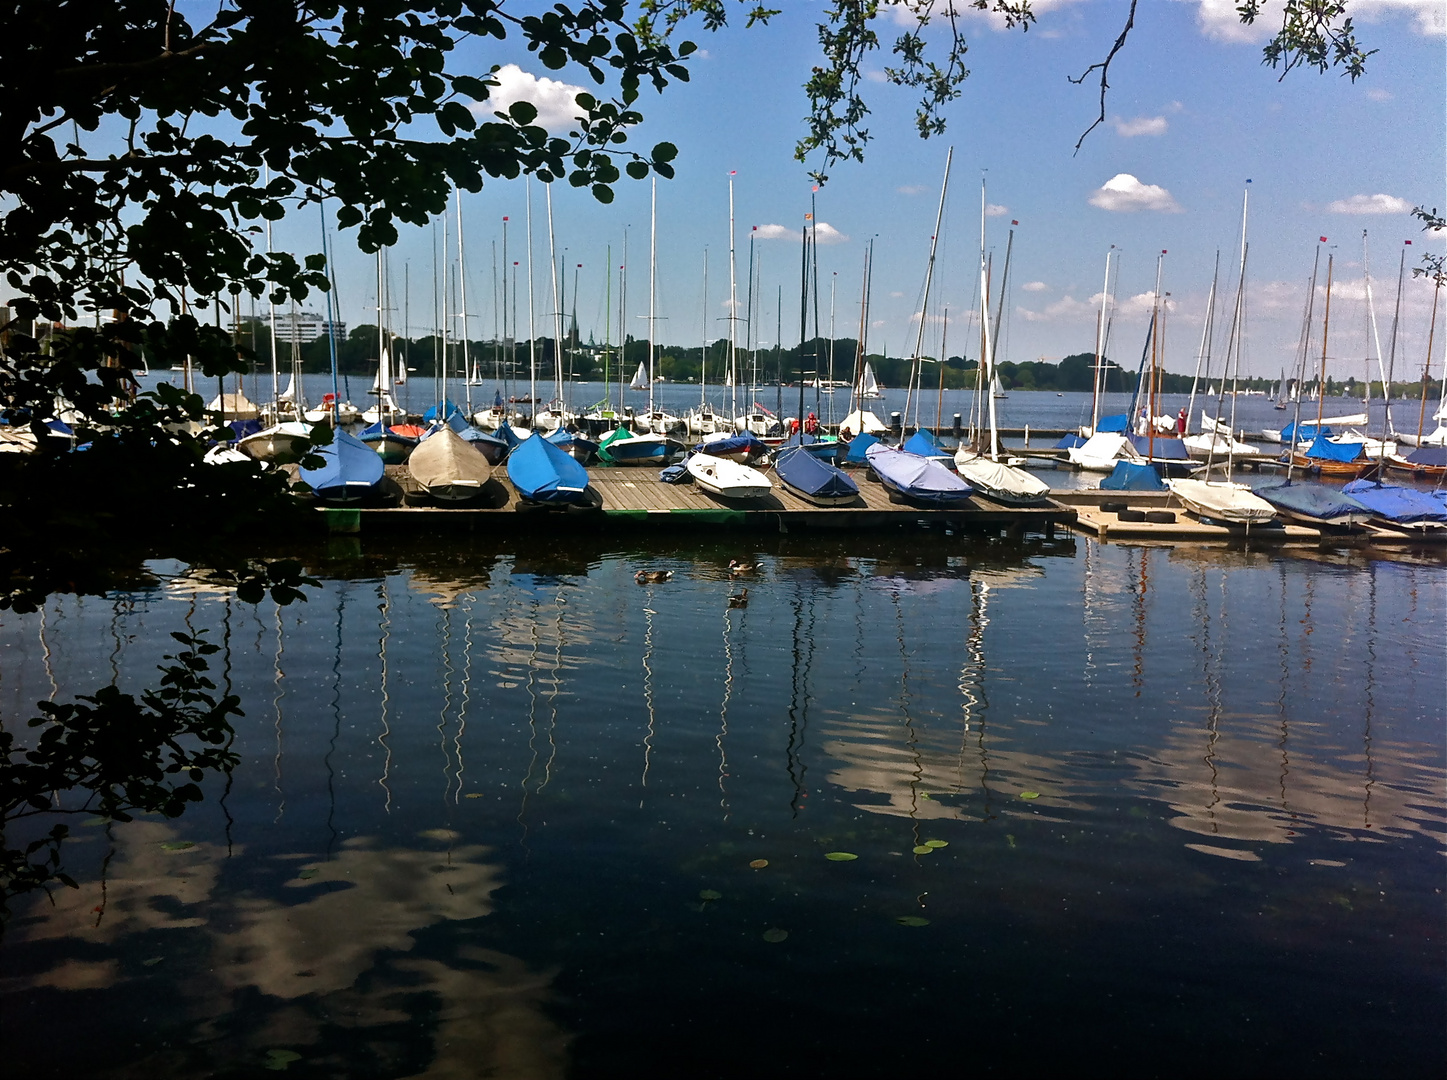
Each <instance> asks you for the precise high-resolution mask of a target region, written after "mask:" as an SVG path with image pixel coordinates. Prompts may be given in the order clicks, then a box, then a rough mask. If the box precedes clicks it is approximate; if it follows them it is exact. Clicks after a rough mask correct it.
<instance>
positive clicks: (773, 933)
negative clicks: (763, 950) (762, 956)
mask: <svg viewBox="0 0 1447 1080" xmlns="http://www.w3.org/2000/svg"><path fill="white" fill-rule="evenodd" d="M788 936H789V931H787V930H780V929H779V928H778V927H774V928H772V929H770V930H765V931H764V940H765V941H767V942H769V943H770V944H777V943H778V942H780V941H783V940H784V939H785V938H787V937H788Z"/></svg>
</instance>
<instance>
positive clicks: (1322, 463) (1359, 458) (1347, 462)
mask: <svg viewBox="0 0 1447 1080" xmlns="http://www.w3.org/2000/svg"><path fill="white" fill-rule="evenodd" d="M1334 259H1335V256H1334V255H1328V256H1327V258H1326V307H1325V310H1324V312H1323V314H1322V325H1321V379H1320V382H1319V383H1318V386H1325V385H1326V357H1327V334H1328V331H1329V329H1330V327H1331V279H1332V264H1333V261H1334ZM1322 407H1323V404H1322V401H1321V399H1320V398H1319V397H1318V398H1317V406H1316V428H1315V431H1316V435H1315V438H1313V439H1312V441H1311V444H1310V445H1309V446H1308V447H1307V448H1306V449H1305V450H1304V451H1303V450H1301V449H1300V448H1299V445H1298V444H1297V443H1296V441H1295V440H1296V439H1297V438H1299V437H1300V435H1301V430H1300V429H1301V424H1300V421H1299V420H1298V422H1297V423H1296V424H1295V425H1294V427H1295V430H1294V431H1293V436H1292V437H1293V444H1292V446H1291V448H1290V449H1289V450H1288V451H1287V453H1286V455H1285V457H1286V459H1287V460H1288V461H1289V462H1290V463H1291V465H1292V466H1293V467H1294V468H1301V469H1306V470H1307V471H1308V472H1312V473H1316V474H1319V475H1321V476H1335V477H1342V478H1345V479H1348V480H1353V479H1356V477H1358V476H1360V475H1361V474H1362V473H1363V472H1364V471H1365V470H1367V469H1369V468H1371V466H1372V463H1371V462H1370V461H1368V460H1367V457H1366V455H1365V453H1363V446H1362V444H1361V443H1360V442H1339V441H1334V440H1333V439H1332V438H1331V437H1330V436H1329V435H1328V434H1327V433H1326V432H1324V431H1322V427H1321V425H1322Z"/></svg>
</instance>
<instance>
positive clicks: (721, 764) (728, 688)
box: [714, 607, 747, 821]
mask: <svg viewBox="0 0 1447 1080" xmlns="http://www.w3.org/2000/svg"><path fill="white" fill-rule="evenodd" d="M746 610H747V609H745V611H746ZM733 613H734V609H733V608H731V607H725V608H724V617H723V618H724V626H723V647H724V685H723V701H722V702H721V703H720V705H719V709H718V737H717V738H715V739H714V743H715V745H717V746H718V804H719V806H720V807H721V808H722V809H723V812H724V814H723V819H724V820H725V821H727V820H728V819H729V795H728V791H727V790H726V788H725V787H724V780H725V778H726V777H727V776H728V774H729V759H728V754H727V753H726V752H725V751H724V739H725V738H727V737H728V733H729V698H730V697H731V696H732V695H733V690H734V645H733V640H732V631H733ZM743 616H744V613H740V617H741V618H742V617H743Z"/></svg>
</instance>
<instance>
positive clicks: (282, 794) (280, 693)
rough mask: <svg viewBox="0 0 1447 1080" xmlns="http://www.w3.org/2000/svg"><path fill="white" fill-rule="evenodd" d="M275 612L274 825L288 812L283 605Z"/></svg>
mask: <svg viewBox="0 0 1447 1080" xmlns="http://www.w3.org/2000/svg"><path fill="white" fill-rule="evenodd" d="M275 613H276V651H275V652H273V653H272V657H271V682H272V686H273V687H274V690H273V693H272V698H271V713H272V725H273V727H275V729H276V757H275V759H274V760H273V761H272V773H273V775H272V781H271V786H272V788H273V789H274V790H275V791H276V799H277V802H276V817H274V818H272V819H271V823H272V824H273V825H276V824H278V823H279V822H280V821H281V816H282V814H284V813H286V790H285V789H284V788H283V787H282V785H281V777H282V771H281V758H282V749H283V747H282V726H281V717H282V708H281V699H282V698H284V697H285V696H286V691H285V690H283V689H282V681H281V679H282V672H281V659H282V656H283V655H284V650H285V646H284V645H283V641H284V637H283V635H282V631H281V605H280V604H277V605H276V606H275ZM383 715H385V713H384V714H383Z"/></svg>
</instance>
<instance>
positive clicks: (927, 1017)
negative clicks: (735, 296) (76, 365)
mask: <svg viewBox="0 0 1447 1080" xmlns="http://www.w3.org/2000/svg"><path fill="white" fill-rule="evenodd" d="M730 558H740V559H746V560H748V561H750V562H757V563H758V568H757V570H756V572H755V573H753V574H752V575H749V576H748V577H746V578H739V579H736V580H734V581H732V582H731V581H730V578H729V575H728V572H727V569H726V566H727V563H728V560H729V559H730ZM311 565H312V568H313V571H314V572H315V573H316V574H317V575H318V576H319V577H321V578H322V579H323V582H324V583H323V586H322V587H321V588H320V589H316V590H312V592H311V599H310V600H309V602H307V603H304V604H297V605H293V606H291V607H287V608H283V609H277V608H276V607H274V606H273V605H271V603H270V602H269V601H268V602H266V603H263V604H261V605H258V606H252V605H248V604H245V603H241V602H239V601H237V600H236V599H235V598H234V597H231V596H230V595H228V594H227V593H226V592H224V591H218V590H215V589H211V588H208V587H206V586H204V585H203V584H200V583H199V582H197V581H196V580H194V579H190V578H188V577H187V576H186V568H185V567H182V566H177V565H172V564H161V563H158V564H155V565H152V566H151V567H149V568H148V569H149V572H150V574H151V575H152V577H151V578H150V579H148V580H141V581H138V582H137V584H136V586H135V588H134V589H133V590H132V591H130V592H127V593H125V594H121V595H114V596H110V597H106V598H85V599H76V598H73V597H64V598H58V599H55V600H53V601H52V602H51V603H50V605H49V606H48V607H47V608H46V609H45V611H44V612H43V613H39V614H36V615H31V616H23V617H22V616H15V615H10V614H7V615H6V616H5V617H4V618H3V620H0V710H3V713H0V715H3V717H4V718H5V722H6V724H7V726H10V725H15V729H16V730H19V727H20V723H21V722H23V719H24V718H26V717H29V716H31V715H34V705H33V703H34V702H35V701H36V700H37V699H44V698H51V697H55V698H57V699H68V698H69V697H70V696H71V695H73V694H75V693H81V692H87V691H89V690H92V689H94V688H95V687H97V686H99V685H101V684H104V683H108V682H110V681H112V680H116V681H118V682H119V684H120V685H121V686H122V687H124V688H126V689H130V690H136V689H139V688H140V687H142V686H145V685H148V684H149V683H148V680H150V681H154V680H153V676H154V667H155V664H156V663H157V662H158V661H159V659H160V655H161V653H162V652H164V651H166V649H167V648H168V646H169V645H170V642H169V641H168V640H167V637H166V635H167V634H168V633H169V632H170V631H173V630H178V629H182V628H184V627H187V626H192V627H210V628H212V629H211V636H212V638H213V639H214V640H217V641H219V642H224V643H225V645H226V648H225V650H224V651H223V653H222V654H221V655H220V656H218V657H217V658H216V664H215V666H214V668H213V674H214V675H215V677H216V679H217V682H218V684H220V685H221V686H223V688H224V687H231V688H234V690H235V692H237V693H238V694H240V695H241V697H242V700H243V703H244V708H245V710H246V715H245V716H244V717H243V718H241V719H240V720H239V721H238V724H237V740H236V749H237V750H238V751H239V752H240V754H241V757H242V764H241V766H240V768H239V769H238V770H237V771H236V773H235V774H234V776H233V777H232V778H231V783H230V784H229V785H228V784H225V783H223V782H221V781H220V780H219V779H218V780H217V782H213V783H210V784H208V786H207V799H206V801H205V802H204V803H203V804H201V805H199V806H197V807H195V808H193V809H192V810H191V811H188V813H187V814H186V815H185V816H184V817H182V818H180V819H178V820H175V821H165V820H163V819H160V818H149V819H138V820H137V821H135V822H133V823H131V824H125V825H121V824H113V825H109V826H108V825H106V824H105V823H103V822H92V823H90V824H87V825H80V823H79V822H78V821H77V822H76V823H75V825H76V827H75V830H74V831H75V832H76V833H77V834H78V835H77V837H76V839H75V840H74V841H73V842H71V843H70V844H69V845H68V846H67V848H66V849H65V850H66V858H67V863H68V866H69V867H70V869H71V870H72V872H73V873H74V874H75V876H76V877H77V879H78V880H79V881H80V883H81V888H80V889H79V890H78V891H72V890H68V889H60V890H59V891H57V892H56V894H55V895H54V897H53V903H50V902H47V901H46V900H45V899H44V898H43V897H35V896H31V897H27V898H23V899H22V901H21V902H20V903H19V904H18V905H17V908H16V914H15V918H14V920H13V921H12V923H11V925H10V926H9V928H8V930H7V934H6V939H5V942H4V944H3V946H0V980H3V981H0V992H3V1001H0V1007H3V1010H4V1015H5V1028H6V1031H7V1038H6V1059H7V1063H8V1068H9V1069H13V1070H14V1075H17V1076H19V1075H24V1076H66V1077H75V1076H107V1077H109V1076H115V1077H130V1076H149V1077H157V1076H165V1077H172V1076H175V1077H203V1076H226V1077H232V1076H236V1077H240V1076H247V1075H253V1074H255V1075H270V1073H269V1072H268V1071H267V1070H268V1069H278V1070H279V1069H283V1068H284V1069H285V1070H286V1071H288V1072H290V1073H293V1074H295V1075H298V1076H347V1077H406V1076H428V1077H471V1076H484V1075H488V1076H491V1075H496V1076H522V1077H561V1076H565V1075H570V1076H578V1077H593V1076H625V1075H626V1076H641V1075H669V1076H739V1075H779V1074H784V1075H800V1076H821V1075H838V1076H844V1075H863V1074H870V1073H876V1074H878V1073H885V1072H895V1071H898V1070H900V1069H905V1070H908V1071H910V1072H912V1073H917V1074H922V1075H927V1074H930V1073H933V1072H943V1073H944V1074H946V1075H957V1074H960V1073H966V1072H967V1073H976V1072H978V1073H986V1074H994V1075H1017V1076H1018V1075H1028V1074H1031V1073H1041V1072H1043V1071H1044V1070H1047V1069H1049V1070H1054V1071H1056V1072H1059V1073H1063V1074H1066V1075H1101V1076H1106V1075H1111V1076H1120V1075H1141V1076H1146V1075H1160V1076H1172V1077H1175V1076H1187V1075H1191V1076H1195V1075H1201V1076H1206V1075H1209V1076H1247V1075H1274V1076H1286V1075H1293V1076H1294V1075H1321V1076H1366V1075H1372V1076H1388V1075H1390V1076H1410V1075H1421V1076H1440V1075H1442V1070H1443V1068H1444V1067H1447V1049H1444V1032H1443V1023H1442V1020H1443V1016H1444V1009H1447V944H1444V940H1443V927H1444V913H1447V905H1444V897H1443V891H1442V890H1443V884H1444V874H1443V869H1444V860H1443V856H1444V853H1447V848H1444V839H1447V807H1444V780H1447V770H1444V752H1447V747H1444V742H1447V738H1444V724H1443V718H1444V696H1447V674H1444V667H1447V665H1444V643H1447V619H1444V604H1443V576H1442V571H1441V569H1440V567H1436V566H1419V565H1412V564H1410V563H1394V562H1381V561H1373V560H1370V559H1367V558H1365V557H1363V556H1361V555H1357V554H1346V553H1333V552H1317V551H1315V550H1312V551H1310V552H1309V553H1306V552H1293V553H1279V554H1278V553H1274V552H1267V553H1257V552H1251V551H1242V550H1227V549H1221V548H1216V549H1187V548H1181V549H1175V550H1171V549H1167V548H1162V547H1129V546H1120V545H1107V546H1101V545H1099V544H1097V543H1095V542H1094V541H1090V540H1084V539H1064V540H1059V541H1056V542H1053V543H1049V544H1046V543H1045V542H1042V541H1037V542H1027V543H1025V544H1023V545H1022V544H1017V543H1005V542H1001V541H994V542H986V541H982V540H974V539H970V538H964V537H957V536H949V535H945V534H943V533H941V532H938V531H935V532H927V531H917V532H903V533H889V534H886V535H882V536H876V537H868V536H863V537H852V538H828V539H818V538H813V537H801V536H788V537H776V538H773V537H770V538H765V539H763V540H762V541H761V540H760V539H759V538H758V537H747V538H746V537H743V536H738V537H722V538H719V539H712V540H711V539H707V538H704V537H700V536H699V535H697V534H682V535H672V536H667V537H656V538H653V539H651V540H649V539H628V538H616V537H615V538H612V539H600V538H592V539H590V538H587V537H565V536H558V537H556V538H554V539H550V540H546V541H540V540H537V539H531V538H529V539H524V538H510V537H507V536H498V537H495V538H489V539H475V540H470V539H466V538H458V539H456V540H447V541H445V542H444V541H438V540H431V541H427V540H424V541H422V542H420V543H419V544H416V545H401V544H396V543H391V544H381V543H379V542H376V541H372V540H365V539H364V541H363V543H362V544H361V545H360V546H358V545H355V544H354V543H347V542H342V543H338V544H334V545H333V546H332V547H331V548H328V549H327V550H326V551H325V552H322V551H317V552H314V553H313V555H312V556H311ZM644 568H646V569H671V570H673V571H674V577H673V579H672V580H671V581H668V582H666V583H662V584H656V585H643V586H640V585H638V584H636V583H635V581H634V577H633V575H634V573H635V572H636V571H637V570H639V569H644ZM743 585H746V586H747V588H748V603H747V606H744V607H730V606H729V599H728V598H729V597H730V595H737V594H739V592H740V588H741V587H742V586H743ZM11 842H12V843H13V842H14V840H13V839H12V841H11ZM187 845H189V846H187ZM831 853H847V854H848V855H852V856H856V857H855V858H853V859H849V860H836V859H831V858H830V857H829V856H830V854H831ZM764 861H766V863H767V864H766V865H764Z"/></svg>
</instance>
